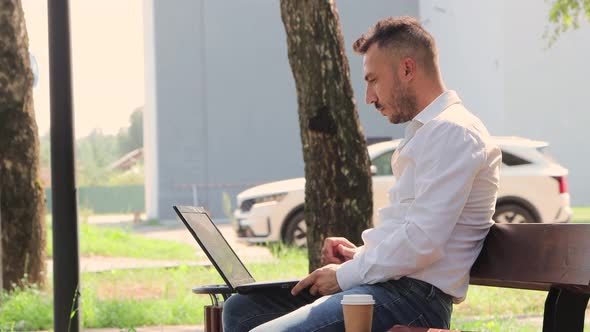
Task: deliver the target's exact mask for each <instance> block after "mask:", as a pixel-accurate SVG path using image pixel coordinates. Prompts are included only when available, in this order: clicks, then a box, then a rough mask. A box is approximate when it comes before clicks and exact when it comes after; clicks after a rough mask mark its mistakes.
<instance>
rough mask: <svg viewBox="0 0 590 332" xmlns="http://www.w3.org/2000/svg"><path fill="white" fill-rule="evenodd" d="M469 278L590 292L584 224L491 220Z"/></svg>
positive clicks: (589, 236) (589, 237) (589, 233)
mask: <svg viewBox="0 0 590 332" xmlns="http://www.w3.org/2000/svg"><path fill="white" fill-rule="evenodd" d="M470 283H471V284H475V285H485V286H498V287H513V288H523V289H537V290H548V289H549V288H550V287H551V286H558V285H559V286H565V285H567V286H568V287H570V288H575V289H576V290H577V291H580V292H584V293H590V224H495V225H494V226H492V228H491V230H490V233H489V234H488V236H487V238H486V240H485V243H484V247H483V249H482V252H481V254H480V255H479V257H478V259H477V261H476V262H475V264H474V266H473V268H472V269H471V282H470Z"/></svg>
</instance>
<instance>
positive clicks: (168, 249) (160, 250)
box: [47, 223, 195, 261]
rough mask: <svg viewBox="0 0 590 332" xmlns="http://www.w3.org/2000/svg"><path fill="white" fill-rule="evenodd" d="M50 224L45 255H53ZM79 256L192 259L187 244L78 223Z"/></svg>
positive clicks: (192, 252)
mask: <svg viewBox="0 0 590 332" xmlns="http://www.w3.org/2000/svg"><path fill="white" fill-rule="evenodd" d="M52 233H53V232H52V230H51V225H50V224H48V225H47V239H48V241H47V256H48V257H52V256H53V241H51V239H52ZM79 234H80V235H79V236H80V239H79V244H80V255H81V256H91V255H98V256H110V257H132V258H144V259H171V260H187V261H190V260H194V259H195V250H194V248H192V247H191V246H189V245H187V244H184V243H179V242H174V241H166V240H157V239H150V238H147V237H145V236H141V235H136V234H134V233H133V231H132V230H131V229H130V228H120V227H101V226H96V225H92V224H87V223H80V226H79Z"/></svg>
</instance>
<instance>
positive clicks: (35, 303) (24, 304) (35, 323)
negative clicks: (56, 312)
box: [0, 285, 53, 331]
mask: <svg viewBox="0 0 590 332" xmlns="http://www.w3.org/2000/svg"><path fill="white" fill-rule="evenodd" d="M0 298H1V299H0V331H35V330H41V329H47V328H49V327H50V326H51V325H53V300H52V299H51V297H50V296H48V295H47V293H45V292H43V291H42V290H40V289H39V288H38V287H37V286H34V285H33V286H27V287H24V288H15V289H14V290H13V291H12V292H10V293H8V292H6V291H4V290H2V289H0Z"/></svg>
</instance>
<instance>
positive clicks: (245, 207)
mask: <svg viewBox="0 0 590 332" xmlns="http://www.w3.org/2000/svg"><path fill="white" fill-rule="evenodd" d="M285 196H287V193H280V194H273V195H267V196H262V197H256V198H251V199H247V200H245V201H243V202H242V204H241V205H240V210H242V212H248V211H250V210H251V209H252V206H253V205H254V204H260V203H268V202H280V201H281V200H282V199H283V198H285Z"/></svg>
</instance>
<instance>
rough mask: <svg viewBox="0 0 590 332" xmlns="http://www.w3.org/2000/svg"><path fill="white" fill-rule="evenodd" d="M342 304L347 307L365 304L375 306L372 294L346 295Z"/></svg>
mask: <svg viewBox="0 0 590 332" xmlns="http://www.w3.org/2000/svg"><path fill="white" fill-rule="evenodd" d="M340 304H346V305H363V304H375V300H373V296H372V295H371V294H351V295H344V297H343V298H342V301H340Z"/></svg>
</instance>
